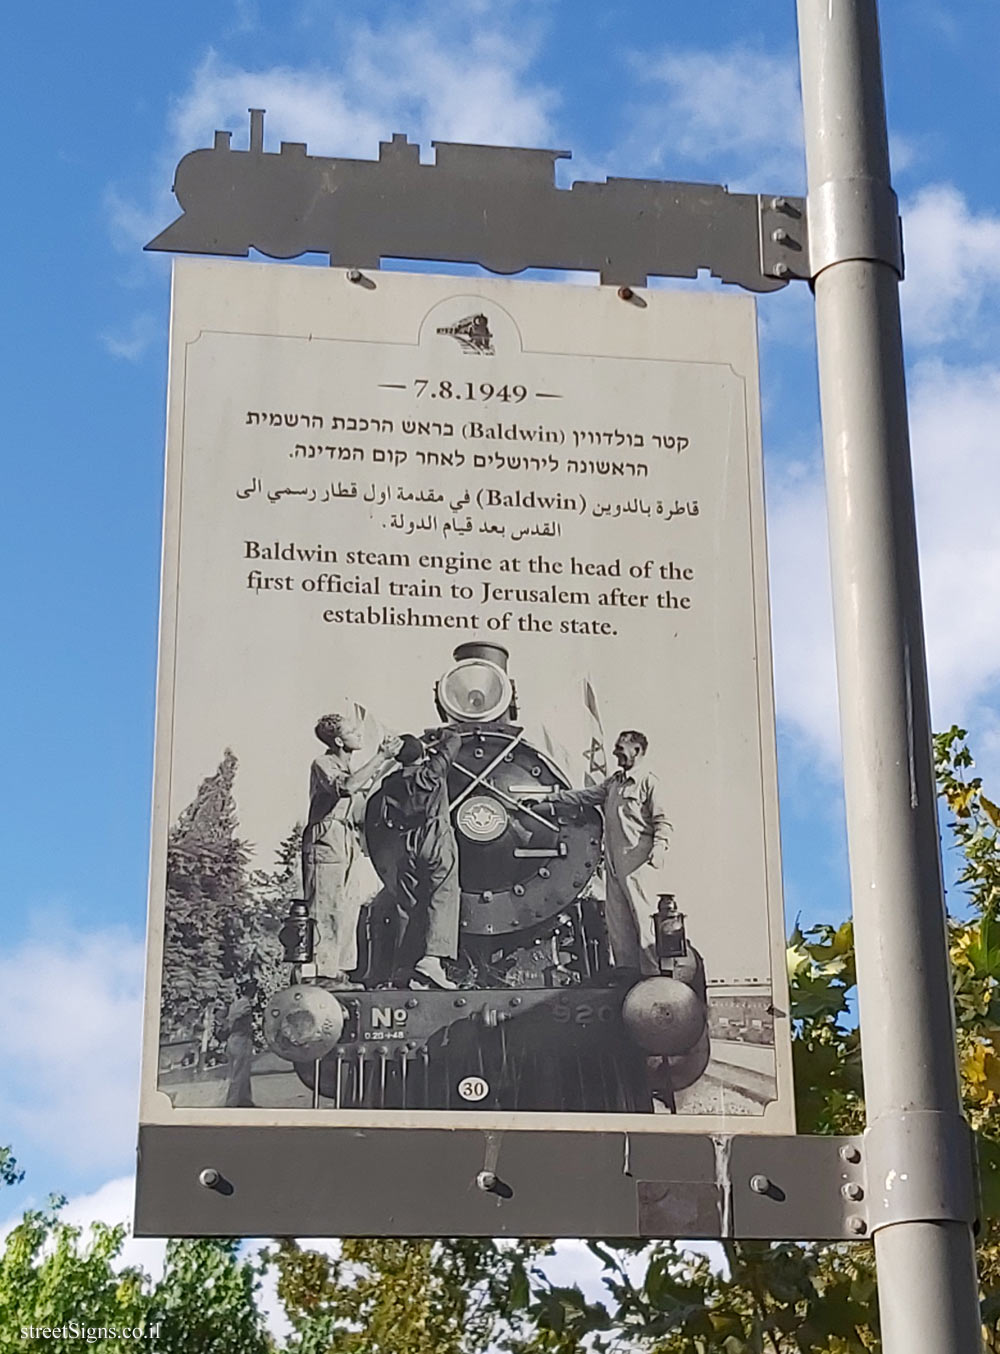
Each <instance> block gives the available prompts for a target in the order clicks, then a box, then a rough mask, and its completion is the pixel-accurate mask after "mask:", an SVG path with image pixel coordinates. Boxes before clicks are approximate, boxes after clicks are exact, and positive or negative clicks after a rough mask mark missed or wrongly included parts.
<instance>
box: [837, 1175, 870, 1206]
mask: <svg viewBox="0 0 1000 1354" xmlns="http://www.w3.org/2000/svg"><path fill="white" fill-rule="evenodd" d="M840 1192H841V1194H842V1195H843V1196H844V1198H845V1199H853V1200H854V1202H855V1203H857V1201H858V1200H859V1199H863V1198H864V1197H865V1192H864V1190H863V1189H862V1188H861V1186H860V1185H859V1184H857V1182H856V1181H854V1180H852V1181H850V1182H849V1183H848V1184H846V1185H844V1187H843V1189H841V1191H840Z"/></svg>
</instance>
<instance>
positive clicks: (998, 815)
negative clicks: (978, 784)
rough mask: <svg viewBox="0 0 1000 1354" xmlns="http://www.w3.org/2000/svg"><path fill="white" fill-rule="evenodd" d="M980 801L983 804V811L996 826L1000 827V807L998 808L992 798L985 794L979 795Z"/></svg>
mask: <svg viewBox="0 0 1000 1354" xmlns="http://www.w3.org/2000/svg"><path fill="white" fill-rule="evenodd" d="M979 802H980V804H982V806H983V812H984V813H985V814H986V817H987V818H988V819H989V820H990V822H991V823H992V824H993V826H994V827H998V828H1000V808H997V806H996V804H994V803H993V801H992V799H987V798H986V796H985V795H980V796H979Z"/></svg>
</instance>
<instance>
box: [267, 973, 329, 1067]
mask: <svg viewBox="0 0 1000 1354" xmlns="http://www.w3.org/2000/svg"><path fill="white" fill-rule="evenodd" d="M344 1016H345V1012H344V1008H343V1006H341V1004H340V1002H339V1001H338V1000H337V998H336V997H335V996H334V995H333V993H332V992H327V990H326V988H325V987H313V986H312V985H310V984H308V983H299V984H298V986H296V987H286V988H285V989H284V991H282V992H276V993H275V994H274V995H273V996H272V997H269V998H268V1001H267V1005H266V1006H265V1008H264V1042H265V1043H266V1044H267V1046H268V1048H269V1049H270V1050H271V1051H272V1053H277V1055H278V1057H279V1058H287V1060H288V1061H289V1062H293V1063H297V1062H315V1060H316V1059H317V1058H325V1057H326V1055H327V1054H328V1053H329V1052H330V1051H331V1049H333V1048H334V1046H335V1045H336V1043H337V1041H338V1039H339V1038H340V1036H341V1034H342V1033H343V1031H344Z"/></svg>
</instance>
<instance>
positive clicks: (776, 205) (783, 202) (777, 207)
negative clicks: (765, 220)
mask: <svg viewBox="0 0 1000 1354" xmlns="http://www.w3.org/2000/svg"><path fill="white" fill-rule="evenodd" d="M787 206H788V199H787V198H786V197H773V198H772V199H771V210H772V211H776V212H783V211H784V210H785V208H786V207H787Z"/></svg>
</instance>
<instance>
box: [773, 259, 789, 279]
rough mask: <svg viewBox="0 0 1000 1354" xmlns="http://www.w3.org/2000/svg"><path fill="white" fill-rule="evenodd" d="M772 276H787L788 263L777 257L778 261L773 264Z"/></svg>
mask: <svg viewBox="0 0 1000 1354" xmlns="http://www.w3.org/2000/svg"><path fill="white" fill-rule="evenodd" d="M774 276H775V277H787V276H788V264H787V263H785V262H784V261H783V260H782V259H779V260H778V262H777V263H776V264H775V265H774Z"/></svg>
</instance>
